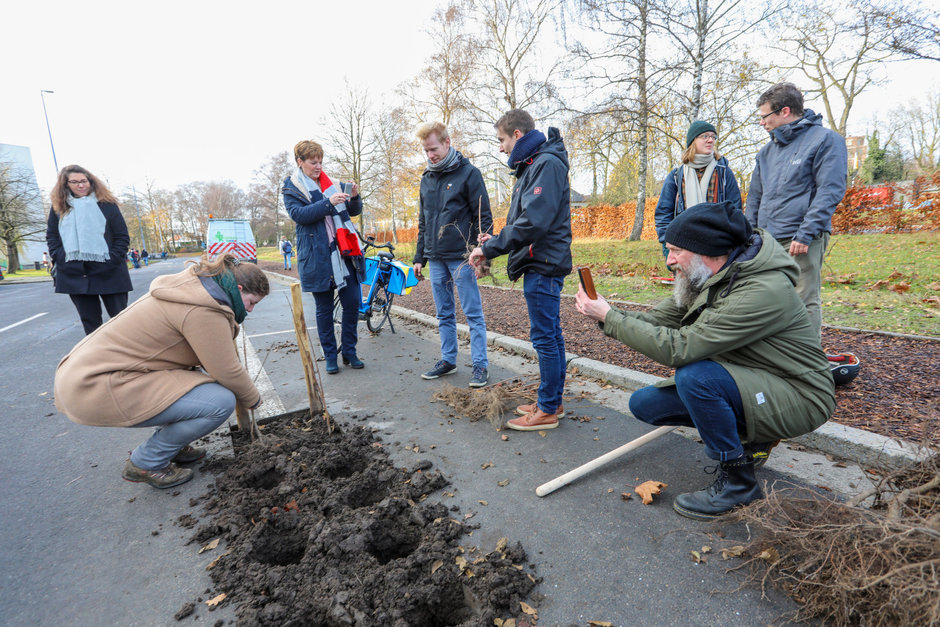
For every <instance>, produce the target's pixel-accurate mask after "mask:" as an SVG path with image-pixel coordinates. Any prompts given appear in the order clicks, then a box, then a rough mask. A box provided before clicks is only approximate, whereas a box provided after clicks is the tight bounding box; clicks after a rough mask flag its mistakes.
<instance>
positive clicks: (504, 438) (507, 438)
mask: <svg viewBox="0 0 940 627" xmlns="http://www.w3.org/2000/svg"><path fill="white" fill-rule="evenodd" d="M499 439H500V440H502V441H503V442H506V441H508V440H509V436H508V435H506V434H505V433H504V434H503V435H501V436H499Z"/></svg>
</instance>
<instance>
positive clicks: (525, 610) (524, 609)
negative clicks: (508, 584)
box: [519, 601, 539, 618]
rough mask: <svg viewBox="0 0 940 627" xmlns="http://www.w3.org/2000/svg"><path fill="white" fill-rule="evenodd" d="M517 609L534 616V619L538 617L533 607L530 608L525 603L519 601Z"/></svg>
mask: <svg viewBox="0 0 940 627" xmlns="http://www.w3.org/2000/svg"><path fill="white" fill-rule="evenodd" d="M519 607H521V608H522V611H523V612H525V613H526V614H528V615H529V616H534V617H535V618H538V615H539V613H538V611H536V609H535V608H534V607H532V606H531V605H529V604H528V603H526V602H525V601H519Z"/></svg>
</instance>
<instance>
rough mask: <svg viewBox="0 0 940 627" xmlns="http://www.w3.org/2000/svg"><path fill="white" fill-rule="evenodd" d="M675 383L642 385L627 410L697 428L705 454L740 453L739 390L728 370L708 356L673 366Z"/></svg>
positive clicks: (722, 457) (743, 429)
mask: <svg viewBox="0 0 940 627" xmlns="http://www.w3.org/2000/svg"><path fill="white" fill-rule="evenodd" d="M675 379H676V385H675V386H672V387H667V388H657V387H653V386H650V387H645V388H642V389H640V390H637V391H636V392H634V393H633V394H631V395H630V411H631V412H632V413H633V415H634V416H636V417H637V418H639V419H640V420H642V421H643V422H646V423H649V424H651V425H656V426H662V425H679V426H682V427H695V428H696V429H698V433H699V435H700V436H701V437H702V441H703V442H705V454H706V455H708V457H709V458H711V459H715V460H718V461H722V462H724V461H728V460H731V459H737V458H739V457H741V456H742V455H744V448H743V447H742V446H741V435H740V434H741V433H746V431H747V429H746V426H745V422H744V405H743V404H742V403H741V392H740V391H738V386H737V385H736V384H735V382H734V379H733V378H732V377H731V375H730V374H728V371H727V370H725V369H724V368H722V367H721V366H720V365H718V364H716V363H715V362H713V361H711V360H704V361H696V362H694V363H691V364H688V365H686V366H680V367H679V368H676V377H675Z"/></svg>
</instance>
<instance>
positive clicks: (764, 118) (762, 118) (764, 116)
mask: <svg viewBox="0 0 940 627" xmlns="http://www.w3.org/2000/svg"><path fill="white" fill-rule="evenodd" d="M781 111H783V107H780V108H779V109H777V110H775V111H771V112H770V113H768V114H766V115H760V114H759V113H758V114H757V115H760V119H761V121H762V122H763V121H764V120H766V119H767V118H769V117H770V116H772V115H773V114H775V113H780V112H781Z"/></svg>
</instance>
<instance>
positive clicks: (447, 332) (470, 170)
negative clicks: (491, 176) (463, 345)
mask: <svg viewBox="0 0 940 627" xmlns="http://www.w3.org/2000/svg"><path fill="white" fill-rule="evenodd" d="M418 139H420V140H421V144H422V147H423V148H424V153H425V155H427V157H428V167H427V170H425V171H424V174H423V175H422V176H421V196H420V205H419V212H418V243H417V245H416V246H415V256H414V260H413V263H414V271H415V276H417V277H420V276H421V270H422V268H424V266H428V271H429V273H430V275H431V292H432V295H433V296H434V305H435V307H436V308H437V325H438V332H439V333H440V335H441V359H440V361H438V362H437V363H436V364H434V367H433V368H431V370H429V371H428V372H425V373H424V374H422V375H421V378H422V379H437V378H438V377H442V376H444V375H448V374H453V373H454V372H456V371H457V309H456V307H455V303H454V287H456V288H457V295H458V296H459V297H460V306H461V308H463V313H464V315H465V316H466V317H467V324H468V325H469V326H470V357H471V359H472V360H473V374H472V375H471V378H470V387H472V388H481V387H483V386H485V385H486V383H487V371H486V369H487V366H488V365H489V364H488V361H487V358H486V322H485V321H484V320H483V303H482V301H481V300H480V288H479V287H478V286H477V277H476V274H475V273H474V271H473V269H472V268H470V266H468V265H467V263H466V261H465V258H466V255H467V251H468V250H470V249H471V248H472V247H473V246H474V244H475V243H476V241H477V236H478V235H479V234H481V233H492V232H493V216H492V215H491V214H490V197H489V195H488V194H487V193H486V185H484V184H483V175H482V174H480V171H479V170H478V169H477V168H476V167H474V166H473V164H471V163H470V161H468V160H467V159H466V158H465V157H464V156H463V155H462V154H460V153H459V152H458V151H456V150H455V149H454V147H453V146H451V145H450V134H449V133H448V132H447V127H446V126H444V125H443V124H442V123H440V122H434V123H432V124H425V125H423V126H421V128H419V129H418Z"/></svg>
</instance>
